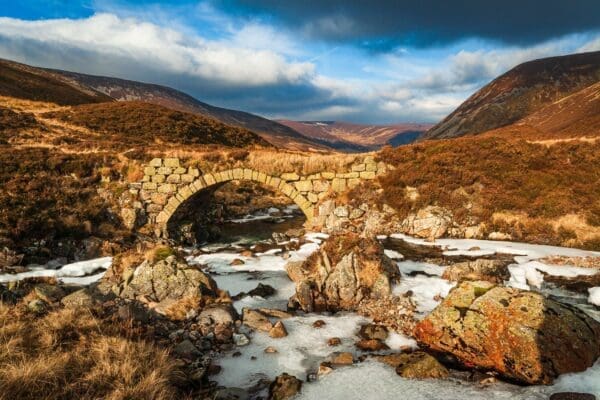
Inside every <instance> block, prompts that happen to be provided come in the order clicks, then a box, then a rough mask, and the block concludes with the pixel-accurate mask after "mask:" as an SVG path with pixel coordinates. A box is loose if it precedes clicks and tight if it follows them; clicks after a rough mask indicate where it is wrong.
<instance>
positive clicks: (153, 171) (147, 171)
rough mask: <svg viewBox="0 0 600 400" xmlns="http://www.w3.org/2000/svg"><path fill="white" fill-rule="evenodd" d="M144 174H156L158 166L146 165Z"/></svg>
mask: <svg viewBox="0 0 600 400" xmlns="http://www.w3.org/2000/svg"><path fill="white" fill-rule="evenodd" d="M144 174H146V175H148V176H152V175H154V174H156V168H154V167H146V168H144Z"/></svg>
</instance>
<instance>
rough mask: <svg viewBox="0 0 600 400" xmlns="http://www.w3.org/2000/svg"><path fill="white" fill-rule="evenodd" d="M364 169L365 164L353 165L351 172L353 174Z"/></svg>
mask: <svg viewBox="0 0 600 400" xmlns="http://www.w3.org/2000/svg"><path fill="white" fill-rule="evenodd" d="M366 168H367V166H366V165H365V164H354V165H353V166H352V171H353V172H363V171H364V170H365V169H366Z"/></svg>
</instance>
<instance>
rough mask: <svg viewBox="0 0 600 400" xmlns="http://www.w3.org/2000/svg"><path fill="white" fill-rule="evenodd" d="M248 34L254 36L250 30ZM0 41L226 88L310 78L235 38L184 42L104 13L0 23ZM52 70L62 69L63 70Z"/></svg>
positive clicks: (309, 67)
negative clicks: (112, 60)
mask: <svg viewBox="0 0 600 400" xmlns="http://www.w3.org/2000/svg"><path fill="white" fill-rule="evenodd" d="M243 29H244V28H242V31H241V32H244V31H243ZM250 31H252V32H254V33H255V34H256V28H250ZM246 33H248V32H247V31H246ZM0 36H5V37H8V38H10V39H11V40H13V41H15V40H20V41H22V42H30V43H31V42H37V43H38V44H39V43H41V44H43V45H44V46H47V49H48V51H53V50H55V49H57V48H58V49H62V48H65V47H68V48H71V49H75V50H77V49H78V50H82V51H85V52H93V53H96V54H97V55H98V57H111V56H114V57H120V58H127V59H130V60H131V61H132V62H133V63H138V64H142V65H146V66H147V65H151V66H152V67H153V68H154V69H162V70H164V71H165V72H169V73H181V74H184V73H185V74H187V75H190V76H196V77H199V78H202V79H207V80H217V81H221V82H223V83H225V84H229V85H238V86H259V85H274V84H281V83H296V82H299V81H301V80H305V79H308V78H310V77H311V76H312V75H313V74H314V65H313V64H311V63H308V62H294V61H288V60H287V59H286V58H285V57H284V56H283V55H282V54H279V53H277V52H275V51H272V50H269V49H268V48H267V49H265V48H263V49H258V48H256V47H249V46H245V45H244V43H243V42H241V41H240V40H238V39H236V38H234V40H233V41H224V40H219V41H211V40H206V39H204V38H202V37H200V36H191V37H190V36H189V35H184V34H182V33H180V32H179V31H175V30H173V29H169V28H165V27H162V26H158V25H155V24H152V23H148V22H143V21H139V20H137V19H135V18H121V17H118V16H116V15H113V14H106V13H104V14H96V15H93V16H91V17H89V18H84V19H52V20H41V21H24V20H18V19H13V18H0ZM23 45H24V46H25V45H26V43H23ZM1 50H2V47H1V46H0V52H1ZM55 67H61V68H66V69H68V67H69V66H68V65H61V66H55Z"/></svg>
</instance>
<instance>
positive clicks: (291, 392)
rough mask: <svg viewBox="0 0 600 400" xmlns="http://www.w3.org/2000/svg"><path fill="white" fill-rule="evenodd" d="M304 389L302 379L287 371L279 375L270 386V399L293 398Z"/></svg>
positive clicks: (283, 399) (282, 399)
mask: <svg viewBox="0 0 600 400" xmlns="http://www.w3.org/2000/svg"><path fill="white" fill-rule="evenodd" d="M301 389H302V381H301V380H300V379H298V378H296V377H295V376H292V375H288V374H286V373H285V372H284V373H283V374H281V375H279V376H278V377H277V378H275V380H274V381H273V383H271V386H270V387H269V399H270V400H286V399H291V398H292V397H294V396H295V395H297V394H298V393H300V390H301Z"/></svg>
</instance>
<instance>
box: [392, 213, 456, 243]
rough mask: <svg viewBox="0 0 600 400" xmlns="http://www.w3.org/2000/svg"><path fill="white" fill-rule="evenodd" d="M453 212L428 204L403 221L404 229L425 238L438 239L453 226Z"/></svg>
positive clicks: (410, 233) (405, 231) (408, 232)
mask: <svg viewBox="0 0 600 400" xmlns="http://www.w3.org/2000/svg"><path fill="white" fill-rule="evenodd" d="M452 222H453V216H452V213H451V212H450V211H449V210H447V209H445V208H442V207H438V206H427V207H425V208H422V209H420V210H419V211H417V213H416V214H410V215H408V216H407V217H406V218H405V219H404V221H402V231H403V232H404V233H406V234H409V235H413V236H418V237H422V238H425V239H437V238H439V237H442V236H444V235H445V234H446V232H447V231H448V229H450V228H451V227H452Z"/></svg>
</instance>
